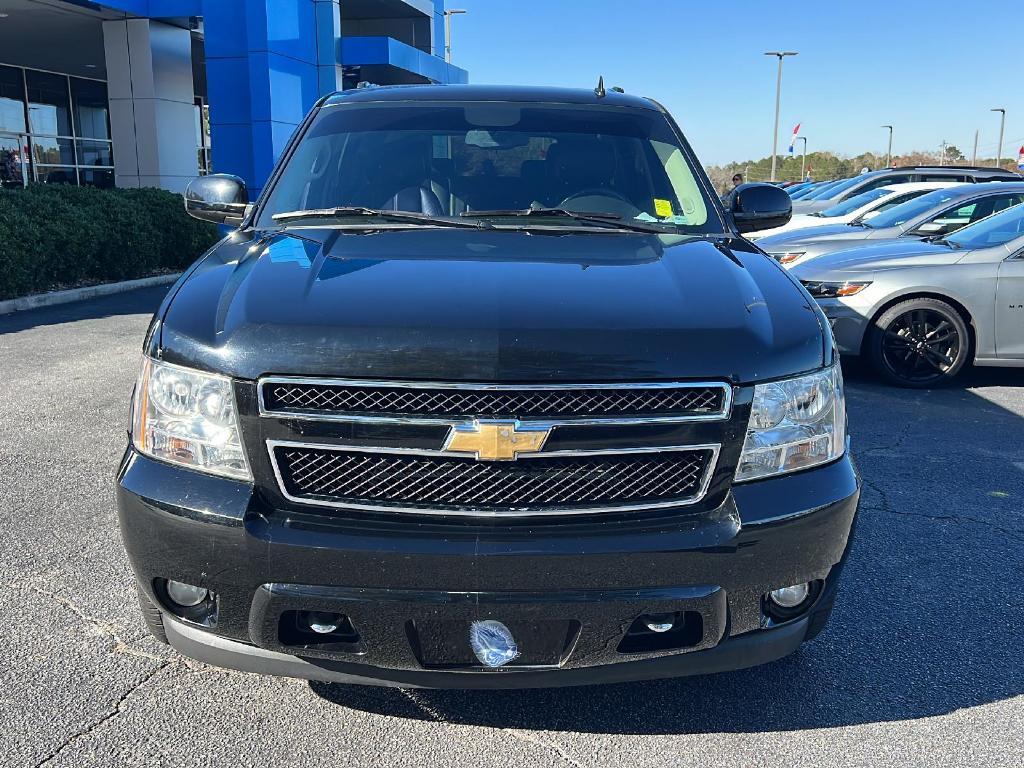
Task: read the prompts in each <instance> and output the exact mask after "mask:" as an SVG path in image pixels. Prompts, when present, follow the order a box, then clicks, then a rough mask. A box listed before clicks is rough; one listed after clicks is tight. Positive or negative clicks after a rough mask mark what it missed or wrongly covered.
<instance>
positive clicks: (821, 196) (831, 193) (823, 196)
mask: <svg viewBox="0 0 1024 768" xmlns="http://www.w3.org/2000/svg"><path fill="white" fill-rule="evenodd" d="M862 181H864V178H863V177H861V176H854V177H853V178H852V179H843V180H841V181H837V182H836V183H835V184H833V185H832V186H831V187H829V188H828V189H826V190H823V191H822V192H818V193H817V194H814V195H811V196H810V197H809V198H808V200H831V199H832V198H833V197H836V196H837V195H841V194H842V193H843V192H845V191H846V190H848V189H849V188H850V187H852V186H854V185H856V184H860V183H861V182H862Z"/></svg>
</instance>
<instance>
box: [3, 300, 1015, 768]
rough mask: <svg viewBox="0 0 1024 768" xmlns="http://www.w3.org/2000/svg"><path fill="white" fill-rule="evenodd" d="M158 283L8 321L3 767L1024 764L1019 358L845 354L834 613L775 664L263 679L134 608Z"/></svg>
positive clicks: (5, 352) (5, 319) (5, 363)
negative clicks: (579, 679) (145, 349)
mask: <svg viewBox="0 0 1024 768" xmlns="http://www.w3.org/2000/svg"><path fill="white" fill-rule="evenodd" d="M161 293H162V289H156V290H147V291H138V292H135V293H131V294H123V295H121V296H115V297H108V298H104V299H98V300H94V301H90V302H83V303H80V304H74V305H66V306H64V307H57V308H51V309H45V310H36V311H32V312H25V313H20V314H17V315H13V316H8V317H2V318H0V372H2V375H0V617H2V621H3V625H2V626H3V629H2V631H0V732H2V733H3V737H2V738H0V765H3V766H43V765H45V766H92V765H102V766H107V765H109V766H133V765H140V766H143V765H144V766H153V765H173V766H177V765H208V764H210V765H212V764H219V765H240V766H286V765H302V766H304V767H305V766H308V767H310V768H312V766H320V765H324V766H328V765H329V766H335V765H346V766H380V765H390V764H393V763H394V764H401V765H403V766H405V767H406V768H409V767H411V766H418V765H431V766H439V765H453V766H455V765H459V766H461V765H473V766H477V765H496V766H503V765H530V766H546V765H552V766H558V765H570V766H590V765H616V766H618V765H646V764H652V765H653V764H656V765H659V766H674V765H702V766H711V765H713V766H760V765H765V766H796V765H807V766H823V765H827V766H830V768H834V767H835V766H846V765H908V766H911V765H912V766H944V767H948V766H961V765H963V766H982V765H984V766H1021V765H1024V664H1022V663H1021V658H1022V651H1021V649H1022V647H1024V589H1022V585H1024V555H1022V551H1024V371H1022V370H1021V369H1017V370H1016V371H1014V370H1013V369H1004V370H999V369H987V370H981V371H972V372H969V374H968V375H967V376H965V377H964V378H963V379H962V381H961V382H960V385H959V386H957V387H954V388H949V389H945V390H940V391H933V392H915V391H906V390H897V389H891V388H887V387H883V386H881V385H878V384H876V383H875V382H874V381H873V380H872V379H870V377H868V376H866V375H865V374H863V373H861V372H859V371H858V370H856V369H855V368H848V370H847V381H848V385H849V388H848V394H849V401H850V403H849V412H850V420H851V432H852V434H853V439H854V443H853V445H854V452H855V455H856V458H857V461H858V463H859V467H860V470H861V472H862V474H863V476H864V481H865V489H864V497H863V502H862V507H861V516H860V522H859V525H858V530H857V534H856V542H855V545H854V550H853V553H852V556H851V559H850V563H849V565H848V567H847V570H846V573H845V576H844V578H845V583H844V587H843V590H842V592H841V593H840V599H839V603H838V605H837V608H836V612H835V614H834V615H833V619H832V623H831V624H830V626H829V628H828V629H827V630H826V632H825V633H824V634H823V635H822V636H821V637H820V638H819V639H818V640H816V641H815V642H814V643H811V644H809V645H807V646H805V647H804V648H803V649H801V651H799V652H798V653H797V654H795V655H794V656H792V657H789V658H787V659H785V660H783V661H780V662H777V663H775V664H773V665H770V666H767V667H763V668H759V669H752V670H747V671H743V672H736V673H730V674H722V675H717V676H710V677H704V678H689V679H681V680H671V681H662V682H655V683H642V684H629V685H616V686H608V687H604V688H587V689H558V690H550V691H518V692H406V691H399V690H392V689H377V688H358V687H345V686H335V685H326V684H319V683H312V684H310V683H307V682H303V681H296V680H281V679H269V678H261V677H257V676H253V675H248V674H243V673H237V672H229V671H224V670H218V669H214V668H210V667H206V666H204V665H202V664H198V663H194V662H191V661H188V660H185V659H183V658H181V657H178V656H177V655H176V654H174V653H173V652H171V651H169V650H168V649H167V648H166V647H165V646H161V645H159V644H158V643H156V642H155V641H153V640H152V639H151V638H150V637H149V636H148V635H147V634H146V633H145V630H144V629H143V626H142V622H141V619H140V618H139V615H138V610H137V605H136V602H135V595H134V587H133V585H132V579H133V577H132V574H131V572H130V570H129V567H128V563H127V560H126V558H125V555H124V553H123V551H122V548H121V543H120V538H119V534H118V528H117V521H116V515H115V512H114V504H113V491H112V486H113V476H114V470H115V467H116V464H117V461H118V459H119V457H120V455H121V452H122V450H123V448H124V442H125V433H124V430H125V424H126V415H127V400H128V394H129V392H130V390H131V386H132V381H133V379H134V378H135V375H136V371H137V367H138V357H139V349H140V343H141V338H142V334H143V332H144V330H145V328H146V324H147V322H148V319H149V315H150V314H151V313H152V311H153V310H154V309H155V308H156V306H157V304H158V302H159V299H160V296H161Z"/></svg>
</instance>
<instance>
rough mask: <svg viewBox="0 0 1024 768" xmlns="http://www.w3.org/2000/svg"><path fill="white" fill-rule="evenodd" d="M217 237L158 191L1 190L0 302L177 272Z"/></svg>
mask: <svg viewBox="0 0 1024 768" xmlns="http://www.w3.org/2000/svg"><path fill="white" fill-rule="evenodd" d="M218 237H219V236H218V234H217V228H216V227H215V226H214V225H213V224H208V223H206V222H202V221H197V220H196V219H193V218H192V217H190V216H189V215H188V214H186V213H185V209H184V206H183V205H182V202H181V196H180V195H176V194H173V193H171V192H166V191H164V190H162V189H93V188H91V187H73V186H68V185H43V184H34V185H31V186H29V187H28V188H26V189H3V190H0V300H3V299H11V298H15V297H17V296H25V295H27V294H31V293H41V292H43V291H52V290H59V289H62V288H74V287H76V286H80V285H92V284H96V283H106V282H114V281H117V280H131V279H133V278H137V277H146V276H148V275H155V274H160V273H167V272H177V271H180V270H182V269H184V268H185V267H187V266H188V265H189V264H191V263H192V262H193V261H195V259H196V257H198V256H199V255H200V254H201V253H202V252H203V251H205V250H206V249H207V248H209V247H210V246H211V245H213V244H214V243H215V242H216V241H217V239H218Z"/></svg>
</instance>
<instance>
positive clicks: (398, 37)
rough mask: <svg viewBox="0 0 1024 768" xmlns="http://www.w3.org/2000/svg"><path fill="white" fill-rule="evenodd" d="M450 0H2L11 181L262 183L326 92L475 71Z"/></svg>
mask: <svg viewBox="0 0 1024 768" xmlns="http://www.w3.org/2000/svg"><path fill="white" fill-rule="evenodd" d="M445 21H446V19H445V16H444V0H104V1H103V2H100V1H96V2H92V1H91V0H0V183H2V184H3V185H4V186H14V185H21V184H24V183H31V182H38V183H70V184H81V185H92V186H99V187H110V186H118V187H140V186H142V187H163V188H165V189H170V190H175V191H178V190H181V189H182V188H183V187H184V186H185V184H187V183H188V181H189V180H190V179H192V178H194V177H195V176H196V175H198V174H201V173H208V172H210V171H217V172H224V173H234V174H237V175H239V176H241V177H242V178H244V179H245V180H246V181H247V182H248V183H249V184H250V185H251V187H252V188H254V189H255V190H256V191H258V190H259V189H260V188H261V187H262V185H263V184H264V182H265V181H266V179H267V177H268V175H269V174H270V170H271V167H272V166H273V163H274V160H275V159H276V158H277V157H278V155H279V154H280V153H281V151H282V150H283V149H284V146H285V144H286V143H287V141H288V139H289V137H290V136H291V134H292V132H293V131H294V129H295V127H296V126H297V125H298V124H299V122H300V121H301V120H302V118H303V116H304V115H305V114H306V112H307V111H308V110H309V108H310V107H311V106H312V105H313V103H314V102H315V101H316V99H317V98H319V97H320V96H321V95H323V94H325V93H330V92H333V91H337V90H342V89H347V88H355V87H357V86H358V85H359V84H360V83H374V84H378V85H390V84H400V83H464V82H466V81H467V73H466V71H465V70H463V69H460V68H458V67H456V66H453V65H452V64H450V63H448V62H447V61H446V60H445Z"/></svg>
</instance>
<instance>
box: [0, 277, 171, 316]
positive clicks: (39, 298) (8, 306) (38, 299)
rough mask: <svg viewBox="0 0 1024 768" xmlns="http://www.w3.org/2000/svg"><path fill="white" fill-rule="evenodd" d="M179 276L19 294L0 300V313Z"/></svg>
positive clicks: (165, 282) (107, 293) (162, 282)
mask: <svg viewBox="0 0 1024 768" xmlns="http://www.w3.org/2000/svg"><path fill="white" fill-rule="evenodd" d="M179 277H181V273H180V272H176V273H175V274H173V275H156V276H155V277H143V278H140V279H138V280H125V281H123V282H120V283H104V284H102V285H87V286H85V287H83V288H72V289H71V290H69V291H51V292H50V293H36V294H34V295H32V296H21V297H19V298H17V299H8V300H7V301H0V315H10V314H13V313H14V312H23V311H24V310H26V309H38V308H40V307H52V306H55V305H57V304H70V303H71V302H72V301H82V300H84V299H94V298H96V297H97V296H110V295H111V294H114V293H125V292H127V291H134V290H136V289H137V288H152V287H154V286H157V285H170V284H171V283H173V282H174V281H175V280H177V279H178V278H179Z"/></svg>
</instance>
